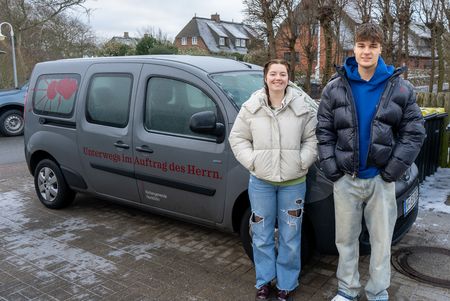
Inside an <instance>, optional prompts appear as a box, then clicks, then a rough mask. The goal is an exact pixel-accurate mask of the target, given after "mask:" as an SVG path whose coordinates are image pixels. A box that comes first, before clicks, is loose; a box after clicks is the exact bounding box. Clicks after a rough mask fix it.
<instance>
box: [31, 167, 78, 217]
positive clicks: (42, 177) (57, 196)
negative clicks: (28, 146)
mask: <svg viewBox="0 0 450 301" xmlns="http://www.w3.org/2000/svg"><path fill="white" fill-rule="evenodd" d="M34 187H35V189H36V193H37V195H38V197H39V200H40V201H41V203H42V204H44V206H46V207H48V208H51V209H60V208H64V207H67V206H68V205H70V204H71V203H72V201H73V200H74V198H75V192H74V191H73V190H71V189H70V188H69V186H68V185H67V183H66V180H65V179H64V177H63V174H62V172H61V169H60V168H59V166H58V165H57V164H56V163H55V162H53V161H52V160H49V159H45V160H42V161H41V162H39V164H38V165H37V167H36V169H35V171H34Z"/></svg>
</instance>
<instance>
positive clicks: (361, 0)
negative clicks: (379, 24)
mask: <svg viewBox="0 0 450 301" xmlns="http://www.w3.org/2000/svg"><path fill="white" fill-rule="evenodd" d="M387 1H389V0H387ZM354 2H355V4H356V7H357V9H358V12H359V13H360V15H361V21H362V23H367V22H369V21H371V20H372V9H373V7H374V3H373V0H354Z"/></svg>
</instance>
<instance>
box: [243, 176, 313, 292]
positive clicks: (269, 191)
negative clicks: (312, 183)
mask: <svg viewBox="0 0 450 301" xmlns="http://www.w3.org/2000/svg"><path fill="white" fill-rule="evenodd" d="M305 192H306V183H305V182H303V183H300V184H296V185H291V186H277V185H272V184H270V183H268V182H265V181H262V180H260V179H258V178H256V177H255V176H253V175H251V176H250V181H249V185H248V194H249V197H250V204H251V209H252V215H251V217H250V226H251V231H252V235H253V260H254V263H255V271H256V285H255V286H256V288H260V287H261V286H263V285H265V284H267V283H269V282H270V281H272V280H273V279H275V278H276V279H277V287H278V289H279V290H287V291H292V290H294V289H295V288H296V287H297V286H298V278H299V275H300V269H301V259H300V245H301V230H302V219H303V208H304V199H305ZM277 219H278V255H277V251H276V248H275V237H274V234H275V222H276V220H277Z"/></svg>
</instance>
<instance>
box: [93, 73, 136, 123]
mask: <svg viewBox="0 0 450 301" xmlns="http://www.w3.org/2000/svg"><path fill="white" fill-rule="evenodd" d="M132 83H133V79H132V76H131V75H130V74H96V75H94V76H93V77H92V79H91V82H90V84H89V89H88V95H87V100H86V119H87V121H89V122H91V123H97V124H102V125H108V126H113V127H121V128H123V127H125V126H126V125H127V124H128V115H129V112H130V99H131V88H132Z"/></svg>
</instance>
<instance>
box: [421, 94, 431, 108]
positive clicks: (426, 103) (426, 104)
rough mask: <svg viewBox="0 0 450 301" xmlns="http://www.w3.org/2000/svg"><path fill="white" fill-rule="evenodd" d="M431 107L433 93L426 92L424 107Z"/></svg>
mask: <svg viewBox="0 0 450 301" xmlns="http://www.w3.org/2000/svg"><path fill="white" fill-rule="evenodd" d="M430 106H431V93H429V92H424V93H423V102H422V107H430Z"/></svg>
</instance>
